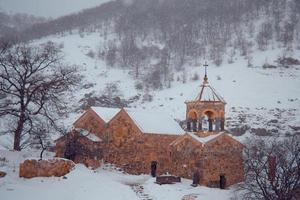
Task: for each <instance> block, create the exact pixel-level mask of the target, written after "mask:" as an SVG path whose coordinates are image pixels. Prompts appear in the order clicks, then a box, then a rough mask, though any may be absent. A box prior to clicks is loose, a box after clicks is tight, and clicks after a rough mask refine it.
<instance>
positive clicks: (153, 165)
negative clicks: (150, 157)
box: [151, 161, 157, 177]
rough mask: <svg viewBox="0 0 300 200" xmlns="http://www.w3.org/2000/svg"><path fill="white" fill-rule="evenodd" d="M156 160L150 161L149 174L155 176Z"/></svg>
mask: <svg viewBox="0 0 300 200" xmlns="http://www.w3.org/2000/svg"><path fill="white" fill-rule="evenodd" d="M156 169H157V161H152V162H151V176H152V177H156Z"/></svg>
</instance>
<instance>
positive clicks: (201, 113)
mask: <svg viewBox="0 0 300 200" xmlns="http://www.w3.org/2000/svg"><path fill="white" fill-rule="evenodd" d="M204 67H205V76H204V79H203V83H202V84H201V86H200V91H199V94H198V95H197V97H196V99H194V100H192V101H186V102H185V104H186V122H187V131H189V132H197V135H199V136H208V135H212V134H215V133H218V132H220V131H224V124H225V104H226V102H225V101H224V99H223V98H222V97H221V96H220V95H219V94H218V93H217V92H216V91H215V89H214V88H213V87H211V86H210V84H209V82H208V77H207V67H208V65H207V64H206V63H205V64H204Z"/></svg>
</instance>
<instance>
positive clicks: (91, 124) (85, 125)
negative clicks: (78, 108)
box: [73, 108, 106, 139]
mask: <svg viewBox="0 0 300 200" xmlns="http://www.w3.org/2000/svg"><path fill="white" fill-rule="evenodd" d="M105 124H106V123H105V121H103V120H102V119H101V118H100V117H99V116H98V115H97V114H96V113H95V112H94V111H93V109H91V108H90V109H88V110H87V111H86V112H85V113H84V114H83V115H82V116H81V117H80V118H79V119H78V120H77V121H75V122H74V124H73V125H74V127H75V128H82V129H85V130H87V131H89V132H91V133H94V134H95V135H97V136H98V137H100V138H101V139H104V137H105V136H104V133H105V131H104V130H105Z"/></svg>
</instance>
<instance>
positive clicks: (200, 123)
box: [198, 117, 202, 131]
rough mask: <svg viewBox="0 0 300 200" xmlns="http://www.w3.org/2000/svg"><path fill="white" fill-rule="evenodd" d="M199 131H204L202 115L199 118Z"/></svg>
mask: <svg viewBox="0 0 300 200" xmlns="http://www.w3.org/2000/svg"><path fill="white" fill-rule="evenodd" d="M198 131H202V117H200V118H199V119H198Z"/></svg>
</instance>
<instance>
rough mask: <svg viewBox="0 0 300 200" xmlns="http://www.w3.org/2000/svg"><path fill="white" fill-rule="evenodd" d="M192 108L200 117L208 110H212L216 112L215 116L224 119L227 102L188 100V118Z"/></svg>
mask: <svg viewBox="0 0 300 200" xmlns="http://www.w3.org/2000/svg"><path fill="white" fill-rule="evenodd" d="M191 110H193V111H195V112H196V113H197V117H198V118H200V117H202V116H204V113H205V112H206V111H212V112H213V113H214V116H213V117H214V118H222V119H224V115H225V104H224V103H223V102H199V101H191V102H186V119H188V113H189V112H190V111H191Z"/></svg>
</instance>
